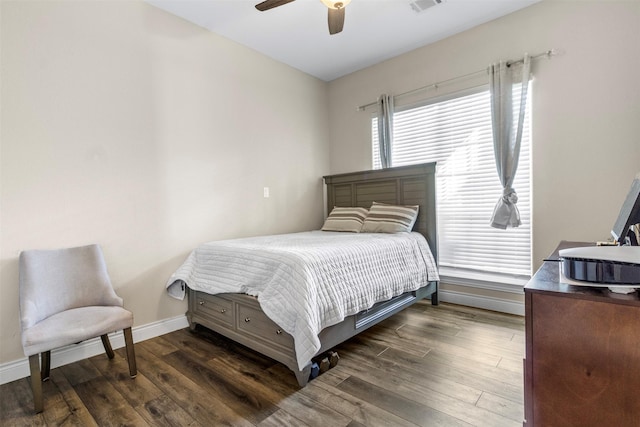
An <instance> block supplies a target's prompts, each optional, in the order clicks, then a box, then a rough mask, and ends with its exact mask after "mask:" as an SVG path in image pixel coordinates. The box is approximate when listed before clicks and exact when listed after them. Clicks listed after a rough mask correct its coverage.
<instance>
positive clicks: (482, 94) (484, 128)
mask: <svg viewBox="0 0 640 427" xmlns="http://www.w3.org/2000/svg"><path fill="white" fill-rule="evenodd" d="M517 93H519V91H516V88H515V87H514V98H517V96H516V95H517ZM529 94H531V91H529ZM530 100H531V97H530V96H529V105H528V106H527V114H526V117H525V123H524V129H523V137H522V143H521V144H522V145H521V151H520V160H519V162H518V171H517V173H516V177H515V182H514V184H513V187H514V188H515V189H516V191H517V193H518V198H519V200H518V209H519V211H520V218H521V221H522V225H521V226H520V227H518V228H514V229H511V228H510V229H507V230H499V229H495V228H492V227H491V226H490V225H489V223H490V219H491V215H492V213H493V208H494V206H495V204H496V202H497V200H498V198H499V197H500V196H501V195H502V186H501V185H500V181H499V179H498V174H497V172H496V166H495V161H494V154H493V140H492V131H491V96H490V93H489V90H488V88H487V87H482V88H480V89H476V90H474V91H471V92H466V93H464V94H457V95H455V96H452V97H448V98H440V99H436V100H432V101H430V102H428V103H425V104H421V105H419V106H417V107H412V108H406V109H404V110H397V111H396V112H395V114H394V118H393V120H394V129H393V132H394V134H393V136H394V141H393V152H392V165H393V166H402V165H408V164H415V163H424V162H434V161H436V162H438V166H437V172H436V187H437V188H436V190H437V212H438V244H439V249H438V255H439V261H440V266H441V268H443V270H445V271H447V273H446V275H447V276H465V275H467V274H469V273H471V274H475V273H480V274H481V275H482V274H486V273H491V274H495V273H499V274H508V275H526V276H528V275H530V274H531V194H530V193H531V191H530V133H531V132H530V129H531V126H530V114H529V111H530V110H531V108H530V107H529V106H530ZM517 105H519V100H518V99H514V108H517ZM516 117H517V114H516ZM371 130H372V140H373V141H372V143H373V164H374V168H376V169H378V168H380V167H381V165H380V156H379V149H378V125H377V118H373V119H372V128H371ZM450 269H451V270H450Z"/></svg>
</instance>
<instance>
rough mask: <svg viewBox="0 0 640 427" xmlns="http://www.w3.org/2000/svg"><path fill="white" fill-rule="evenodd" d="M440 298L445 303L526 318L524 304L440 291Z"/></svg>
mask: <svg viewBox="0 0 640 427" xmlns="http://www.w3.org/2000/svg"><path fill="white" fill-rule="evenodd" d="M438 298H439V300H440V301H443V302H450V303H452V304H460V305H466V306H469V307H477V308H483V309H485V310H493V311H500V312H502V313H509V314H516V315H519V316H524V303H522V302H518V301H512V300H505V299H500V298H493V297H488V296H482V295H470V294H467V293H462V292H456V291H449V290H443V289H439V290H438Z"/></svg>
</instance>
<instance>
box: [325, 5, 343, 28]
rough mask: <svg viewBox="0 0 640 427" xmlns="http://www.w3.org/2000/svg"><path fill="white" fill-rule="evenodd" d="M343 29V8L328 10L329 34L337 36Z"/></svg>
mask: <svg viewBox="0 0 640 427" xmlns="http://www.w3.org/2000/svg"><path fill="white" fill-rule="evenodd" d="M342 27H344V7H341V8H339V9H332V8H329V34H337V33H339V32H340V31H342Z"/></svg>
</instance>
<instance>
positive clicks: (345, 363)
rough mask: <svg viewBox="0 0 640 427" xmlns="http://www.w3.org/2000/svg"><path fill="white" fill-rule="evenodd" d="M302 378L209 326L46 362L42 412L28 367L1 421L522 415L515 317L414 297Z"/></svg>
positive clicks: (263, 421) (482, 421)
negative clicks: (317, 372) (336, 358)
mask: <svg viewBox="0 0 640 427" xmlns="http://www.w3.org/2000/svg"><path fill="white" fill-rule="evenodd" d="M336 350H337V351H338V353H339V354H340V362H339V364H338V366H336V367H334V368H333V369H331V370H329V371H327V372H326V373H324V374H323V375H321V376H319V377H318V378H316V379H315V380H313V381H311V382H309V384H308V385H307V386H306V387H305V388H303V389H300V388H299V387H298V386H297V383H296V381H295V376H294V375H293V373H292V372H290V371H289V370H287V368H285V367H284V366H283V365H281V364H279V363H276V362H274V361H272V360H270V359H268V358H265V357H263V356H261V355H259V354H257V353H255V352H253V351H251V350H248V349H246V348H244V347H242V346H239V345H236V344H234V343H232V342H230V341H228V340H226V339H224V338H222V337H220V336H218V335H215V334H213V333H211V332H208V331H199V332H197V333H192V332H190V331H189V330H188V329H185V330H180V331H176V332H172V333H170V334H167V335H163V336H161V337H158V338H154V339H151V340H148V341H144V342H140V343H137V344H136V353H137V362H138V377H137V378H136V379H133V380H132V379H130V378H129V377H128V374H127V372H128V370H127V362H126V359H125V358H124V352H123V351H122V349H120V350H119V351H117V352H116V353H117V354H116V357H115V359H113V360H111V361H110V360H108V359H107V357H106V356H105V355H100V356H96V357H92V358H90V359H87V360H83V361H79V362H76V363H73V364H70V365H67V366H63V367H60V368H57V369H53V370H52V371H51V380H50V381H48V382H46V383H44V384H43V389H44V405H45V410H44V413H42V414H39V415H33V401H32V396H31V389H30V385H29V381H28V378H23V379H21V380H18V381H14V382H12V383H9V384H5V385H2V386H0V401H1V407H0V409H1V411H2V412H1V413H0V425H2V426H14V425H15V426H19V425H25V426H26V425H28V426H32V425H48V426H61V425H64V426H71V425H80V426H95V425H99V426H112V425H113V426H115V425H117V426H125V425H126V426H146V425H152V426H218V425H232V426H296V427H298V426H323V427H335V426H350V427H356V426H415V425H420V426H468V425H475V426H491V427H499V426H521V425H522V419H523V403H522V402H523V392H522V388H523V386H522V358H523V354H524V319H523V318H522V317H517V316H510V315H504V314H499V313H494V312H488V311H483V310H477V309H471V308H467V307H461V306H455V305H449V304H441V305H440V306H438V307H433V306H431V305H430V304H429V303H428V302H426V301H425V302H420V303H418V304H416V305H414V306H413V307H411V308H409V309H406V310H404V311H403V312H401V313H399V314H397V315H395V316H393V317H392V318H390V319H387V320H385V321H384V322H382V323H381V324H379V325H377V326H374V327H373V328H371V329H369V330H368V331H366V332H364V333H363V334H361V335H360V336H358V337H355V338H353V339H351V340H349V341H348V342H346V343H344V344H342V345H340V346H339V347H337V348H336Z"/></svg>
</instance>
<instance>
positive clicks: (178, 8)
mask: <svg viewBox="0 0 640 427" xmlns="http://www.w3.org/2000/svg"><path fill="white" fill-rule="evenodd" d="M146 1H147V2H148V3H150V4H152V5H154V6H157V7H159V8H161V9H164V10H166V11H167V12H169V13H172V14H174V15H177V16H180V17H182V18H184V19H186V20H188V21H191V22H193V23H195V24H197V25H199V26H201V27H204V28H207V29H209V30H210V31H212V32H214V33H217V34H219V35H221V36H223V37H226V38H228V39H231V40H234V41H236V42H238V43H240V44H243V45H245V46H248V47H250V48H252V49H255V50H257V51H259V52H262V53H263V54H265V55H267V56H269V57H271V58H274V59H276V60H278V61H280V62H284V63H285V64H288V65H290V66H292V67H294V68H297V69H299V70H301V71H304V72H305V73H308V74H311V75H313V76H316V77H318V78H319V79H322V80H325V81H330V80H333V79H336V78H338V77H341V76H344V75H346V74H349V73H351V72H354V71H357V70H360V69H362V68H365V67H368V66H370V65H373V64H376V63H379V62H381V61H384V60H386V59H389V58H392V57H394V56H397V55H400V54H402V53H405V52H408V51H410V50H413V49H416V48H418V47H421V46H425V45H427V44H430V43H433V42H435V41H438V40H441V39H443V38H445V37H448V36H451V35H453V34H456V33H459V32H461V31H465V30H467V29H469V28H472V27H475V26H476V25H479V24H482V23H485V22H488V21H491V20H493V19H496V18H498V17H500V16H503V15H507V14H509V13H511V12H514V11H516V10H518V9H522V8H524V7H527V6H530V5H532V4H533V3H536V2H538V1H540V0H444V1H443V2H442V3H441V4H437V5H434V6H432V7H429V8H427V9H424V10H423V11H422V12H420V13H417V12H415V11H414V10H413V8H412V7H411V3H413V2H414V0H353V1H352V2H351V3H350V4H349V5H348V6H347V7H346V10H345V12H346V16H345V23H344V30H343V31H342V32H341V33H338V34H335V35H329V31H328V29H327V8H326V6H324V5H323V4H322V3H321V2H320V0H296V1H294V2H292V3H288V4H285V5H283V6H280V7H277V8H275V9H271V10H268V11H265V12H259V11H258V10H256V9H255V7H254V5H255V4H257V3H259V1H260V0H146ZM426 1H433V0H417V2H418V3H421V4H426Z"/></svg>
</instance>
